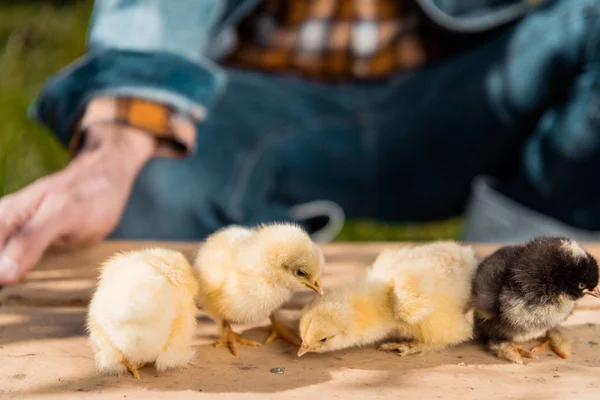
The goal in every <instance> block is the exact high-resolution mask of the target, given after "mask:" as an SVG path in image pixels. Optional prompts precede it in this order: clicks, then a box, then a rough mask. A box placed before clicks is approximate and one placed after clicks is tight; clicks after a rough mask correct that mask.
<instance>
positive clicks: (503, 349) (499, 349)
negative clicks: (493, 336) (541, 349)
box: [489, 341, 537, 365]
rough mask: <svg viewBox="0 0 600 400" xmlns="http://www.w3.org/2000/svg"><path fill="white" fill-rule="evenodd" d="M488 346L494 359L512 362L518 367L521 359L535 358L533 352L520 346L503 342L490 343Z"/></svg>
mask: <svg viewBox="0 0 600 400" xmlns="http://www.w3.org/2000/svg"><path fill="white" fill-rule="evenodd" d="M489 346H490V350H491V351H492V353H493V354H494V355H495V356H496V357H498V358H502V359H504V360H508V361H511V362H514V363H516V364H519V365H523V358H522V357H525V358H531V359H534V358H537V357H536V356H535V355H534V354H533V352H531V351H527V350H525V349H524V348H523V346H521V345H520V344H516V343H511V342H504V341H502V342H497V341H490V343H489Z"/></svg>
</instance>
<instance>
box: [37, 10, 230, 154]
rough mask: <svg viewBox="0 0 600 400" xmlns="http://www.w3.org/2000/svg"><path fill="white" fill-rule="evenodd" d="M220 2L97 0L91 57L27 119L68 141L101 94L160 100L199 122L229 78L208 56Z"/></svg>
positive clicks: (53, 86)
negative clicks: (89, 103)
mask: <svg viewBox="0 0 600 400" xmlns="http://www.w3.org/2000/svg"><path fill="white" fill-rule="evenodd" d="M225 3H226V2H225V1H223V0H177V1H166V0H96V2H95V4H94V9H93V12H92V17H91V21H90V28H89V32H88V37H87V50H86V54H85V55H84V56H83V57H81V58H80V59H78V60H76V61H75V62H73V63H72V64H71V65H69V66H67V67H66V68H65V69H63V70H62V71H60V72H59V73H57V74H56V75H55V76H53V77H52V78H50V79H49V80H48V81H47V82H46V84H45V85H44V87H43V88H42V90H41V92H40V93H39V95H38V98H37V99H36V101H35V102H34V104H33V105H32V106H31V109H30V114H31V116H32V117H33V118H35V119H37V120H38V121H40V122H41V123H42V124H43V125H45V126H46V127H47V128H49V129H50V130H52V131H53V132H54V133H55V134H56V135H57V136H58V138H59V140H60V141H61V142H62V143H64V144H68V143H69V141H70V139H71V136H72V134H73V128H74V127H75V124H76V123H77V121H78V119H79V117H80V116H81V115H82V113H83V111H84V108H85V106H86V104H87V103H88V102H89V101H90V100H91V99H92V98H94V97H97V96H129V97H138V98H143V99H147V100H151V101H157V102H161V103H164V104H167V105H169V106H172V107H173V108H175V109H177V110H178V111H179V112H180V113H183V114H187V115H189V116H191V117H192V118H194V119H195V120H201V119H202V118H203V117H204V116H205V114H206V112H207V110H208V108H209V107H210V105H211V103H212V101H213V100H214V98H215V96H216V94H217V92H218V91H219V89H220V88H221V87H222V86H223V83H224V82H223V80H224V76H223V74H222V73H221V72H220V71H219V69H218V67H216V66H215V65H214V64H212V63H211V62H210V61H209V59H208V58H207V57H206V52H207V50H208V49H207V47H208V45H209V41H210V39H211V38H212V37H213V36H214V34H215V30H216V28H215V27H216V25H217V24H218V23H219V21H220V20H221V19H222V18H223V17H224V15H223V13H224V11H225Z"/></svg>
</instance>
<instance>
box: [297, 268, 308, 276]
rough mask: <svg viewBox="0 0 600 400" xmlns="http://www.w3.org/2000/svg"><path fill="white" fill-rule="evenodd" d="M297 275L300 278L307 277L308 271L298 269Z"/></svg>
mask: <svg viewBox="0 0 600 400" xmlns="http://www.w3.org/2000/svg"><path fill="white" fill-rule="evenodd" d="M296 276H297V277H300V278H305V277H306V272H304V271H302V270H300V269H299V270H298V271H296Z"/></svg>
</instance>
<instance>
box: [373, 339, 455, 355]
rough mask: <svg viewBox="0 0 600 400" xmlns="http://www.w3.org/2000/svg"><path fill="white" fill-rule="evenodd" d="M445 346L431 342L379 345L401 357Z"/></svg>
mask: <svg viewBox="0 0 600 400" xmlns="http://www.w3.org/2000/svg"><path fill="white" fill-rule="evenodd" d="M443 347H445V346H444V345H435V344H430V343H418V342H391V343H384V344H382V345H381V346H379V350H381V351H387V352H396V353H397V354H398V355H399V356H400V357H404V356H410V355H413V354H426V353H430V352H432V351H436V350H439V349H441V348H443Z"/></svg>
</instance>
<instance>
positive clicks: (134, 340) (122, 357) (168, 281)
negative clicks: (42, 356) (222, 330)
mask: <svg viewBox="0 0 600 400" xmlns="http://www.w3.org/2000/svg"><path fill="white" fill-rule="evenodd" d="M197 292H198V282H197V281H196V278H195V276H194V272H193V270H192V267H191V266H190V264H189V263H188V261H187V260H186V258H185V257H184V256H183V255H182V254H181V253H179V252H176V251H171V250H164V249H148V250H143V251H134V252H127V253H120V254H116V255H115V256H113V257H112V258H110V259H109V260H108V261H106V262H105V263H104V265H103V266H102V268H101V273H100V278H99V281H98V286H97V288H96V291H95V293H94V295H93V297H92V301H91V303H90V307H89V311H88V316H87V331H88V332H89V343H90V345H91V347H92V350H93V352H94V355H95V359H96V363H97V365H98V367H99V368H100V370H101V371H103V372H107V373H116V374H120V373H123V372H125V371H129V372H130V373H131V374H132V375H133V376H134V377H136V378H138V379H139V377H140V375H139V372H138V368H141V367H142V366H144V365H145V364H148V363H152V362H153V363H155V365H156V369H157V370H158V371H163V370H167V369H170V368H176V367H180V366H183V365H185V364H186V363H187V362H188V361H189V360H190V358H191V357H192V356H193V355H194V352H193V350H192V347H191V345H192V339H193V333H194V328H195V325H196V310H197V309H196V304H195V296H196V294H197Z"/></svg>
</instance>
